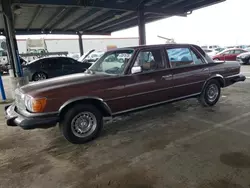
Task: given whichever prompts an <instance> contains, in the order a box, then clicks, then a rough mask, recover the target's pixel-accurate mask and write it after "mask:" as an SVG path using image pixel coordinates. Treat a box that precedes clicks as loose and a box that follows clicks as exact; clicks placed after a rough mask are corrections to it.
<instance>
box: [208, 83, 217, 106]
mask: <svg viewBox="0 0 250 188" xmlns="http://www.w3.org/2000/svg"><path fill="white" fill-rule="evenodd" d="M218 95H219V89H218V87H217V85H216V84H212V85H210V86H209V88H208V90H207V96H208V100H209V102H214V101H215V100H216V99H217V97H218Z"/></svg>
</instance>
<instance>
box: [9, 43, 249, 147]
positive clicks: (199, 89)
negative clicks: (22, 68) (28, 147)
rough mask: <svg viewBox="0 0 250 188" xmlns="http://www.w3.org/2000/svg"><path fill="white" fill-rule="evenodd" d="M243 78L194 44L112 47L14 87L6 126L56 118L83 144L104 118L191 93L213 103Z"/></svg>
mask: <svg viewBox="0 0 250 188" xmlns="http://www.w3.org/2000/svg"><path fill="white" fill-rule="evenodd" d="M118 57H126V59H124V61H123V62H121V61H119V59H118ZM127 58H128V59H127ZM107 59H109V61H107ZM111 59H112V61H110V60H111ZM245 79H246V77H245V76H243V75H242V74H240V65H239V63H237V62H229V63H223V62H222V63H215V62H214V61H213V60H212V59H211V58H209V57H208V56H207V55H206V53H204V51H203V50H202V49H201V48H200V47H198V46H196V45H188V44H186V45H185V44H167V45H152V46H137V47H130V48H123V49H116V50H112V51H108V52H106V53H105V54H104V55H103V56H102V57H101V58H100V59H99V60H98V61H97V62H96V63H94V64H93V65H92V66H91V67H90V68H89V69H88V70H87V71H85V73H82V74H73V75H68V76H63V77H60V78H54V79H50V80H44V81H41V82H39V83H32V84H28V85H26V86H23V87H21V88H19V89H17V90H16V93H15V94H16V96H15V99H16V101H15V103H13V104H12V105H10V106H7V107H6V109H5V110H6V117H7V125H9V126H20V127H22V128H23V129H35V128H48V127H53V126H55V125H56V124H57V123H59V126H60V130H61V131H62V134H63V135H64V137H65V138H66V139H67V140H68V141H70V142H72V143H76V144H82V143H85V142H87V141H90V140H92V139H94V138H96V137H97V136H98V135H99V134H100V132H101V129H102V127H103V117H114V116H117V115H121V114H124V113H128V112H132V111H135V110H140V109H145V108H148V107H152V106H157V105H160V104H165V103H169V102H173V101H178V100H183V99H187V98H192V97H196V98H198V99H199V101H200V102H201V104H202V105H204V106H213V105H215V104H216V103H217V102H218V100H219V98H220V94H221V88H223V87H227V86H229V85H232V84H234V83H236V82H239V81H244V80H245ZM67 91H70V92H67Z"/></svg>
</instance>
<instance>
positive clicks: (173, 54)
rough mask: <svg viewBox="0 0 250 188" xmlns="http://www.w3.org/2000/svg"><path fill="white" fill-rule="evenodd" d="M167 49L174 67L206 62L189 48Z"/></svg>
mask: <svg viewBox="0 0 250 188" xmlns="http://www.w3.org/2000/svg"><path fill="white" fill-rule="evenodd" d="M166 51H167V55H168V58H169V62H170V64H171V67H172V68H179V67H186V66H193V65H201V64H205V63H206V62H205V61H204V60H203V59H202V58H201V57H200V56H199V55H197V54H196V53H195V52H194V51H193V50H191V49H189V48H172V49H167V50H166Z"/></svg>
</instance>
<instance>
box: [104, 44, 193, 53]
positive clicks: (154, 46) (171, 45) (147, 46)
mask: <svg viewBox="0 0 250 188" xmlns="http://www.w3.org/2000/svg"><path fill="white" fill-rule="evenodd" d="M179 46H197V45H195V44H185V43H183V44H154V45H140V46H130V47H124V48H116V49H112V50H109V51H108V52H112V51H117V50H131V49H134V50H138V49H145V48H156V47H179Z"/></svg>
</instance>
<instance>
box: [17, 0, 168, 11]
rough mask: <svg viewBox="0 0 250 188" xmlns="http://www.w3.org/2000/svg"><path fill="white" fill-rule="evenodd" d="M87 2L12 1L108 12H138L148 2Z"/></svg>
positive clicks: (81, 0) (50, 0)
mask: <svg viewBox="0 0 250 188" xmlns="http://www.w3.org/2000/svg"><path fill="white" fill-rule="evenodd" d="M110 1H111V0H109V2H108V1H98V0H94V1H89V0H88V1H87V0H53V1H52V0H13V3H16V4H41V5H59V6H71V7H72V6H83V7H92V8H105V9H110V10H122V11H135V12H136V11H138V7H139V5H140V4H141V5H144V3H148V1H145V2H144V1H142V0H133V1H131V2H130V3H126V2H124V3H116V1H112V2H110ZM145 12H148V13H154V14H166V11H165V10H164V9H155V8H151V7H145Z"/></svg>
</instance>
